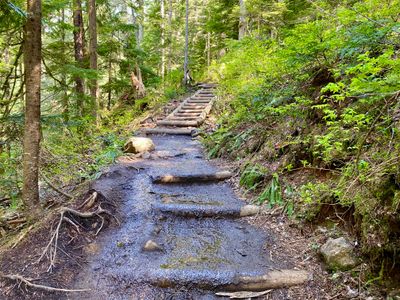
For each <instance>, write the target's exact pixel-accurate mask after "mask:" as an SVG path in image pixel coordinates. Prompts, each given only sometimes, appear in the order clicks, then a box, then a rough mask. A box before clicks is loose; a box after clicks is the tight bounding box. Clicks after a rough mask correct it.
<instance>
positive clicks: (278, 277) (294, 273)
mask: <svg viewBox="0 0 400 300" xmlns="http://www.w3.org/2000/svg"><path fill="white" fill-rule="evenodd" d="M173 274H174V275H173V276H169V275H164V276H159V277H158V278H152V279H150V280H151V283H152V284H154V285H157V286H159V287H163V288H169V287H173V286H176V285H182V286H184V285H192V284H193V282H192V280H191V279H192V278H190V277H188V276H187V272H179V271H177V272H173ZM199 275H200V274H199ZM202 275H203V276H201V275H200V276H199V277H201V288H203V289H210V290H215V289H219V290H223V291H225V292H219V293H217V295H220V296H224V295H229V294H230V293H226V292H239V291H241V292H243V291H253V292H258V291H265V290H269V289H280V288H288V287H291V286H298V285H304V284H306V283H307V282H308V281H310V280H311V277H312V276H311V274H310V273H309V272H307V271H303V270H292V269H281V270H271V271H268V272H266V274H265V275H261V276H243V275H241V274H238V275H236V276H234V277H233V278H232V279H231V282H232V283H228V284H224V285H221V284H219V283H216V282H215V278H218V274H213V271H208V273H207V274H206V275H205V274H202ZM240 299H242V298H240ZM243 299H244V298H243ZM246 299H247V297H246Z"/></svg>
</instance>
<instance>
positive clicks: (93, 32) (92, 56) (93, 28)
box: [88, 0, 99, 124]
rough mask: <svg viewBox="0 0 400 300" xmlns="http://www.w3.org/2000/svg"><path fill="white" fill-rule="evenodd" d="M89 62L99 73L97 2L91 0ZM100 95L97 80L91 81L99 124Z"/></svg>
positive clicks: (92, 108) (94, 108)
mask: <svg viewBox="0 0 400 300" xmlns="http://www.w3.org/2000/svg"><path fill="white" fill-rule="evenodd" d="M88 3H89V37H90V40H89V60H90V69H91V70H94V71H97V21H96V0H89V2H88ZM98 93H99V86H98V83H97V79H92V80H91V81H90V97H91V102H92V103H91V110H92V116H93V117H94V118H95V120H96V124H98V122H99V120H98V119H99V118H98V109H99V103H98Z"/></svg>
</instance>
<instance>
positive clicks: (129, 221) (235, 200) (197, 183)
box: [3, 93, 310, 300]
mask: <svg viewBox="0 0 400 300" xmlns="http://www.w3.org/2000/svg"><path fill="white" fill-rule="evenodd" d="M207 94H210V93H207ZM209 98H210V97H209ZM199 101H200V102H199V103H195V105H198V104H200V103H202V102H204V106H203V108H202V109H203V110H204V109H206V110H207V111H206V113H204V111H203V110H201V111H196V112H195V113H196V114H197V115H195V116H189V117H188V116H186V115H185V116H183V117H184V118H189V122H190V123H189V124H186V123H185V122H187V121H188V120H184V121H183V120H180V119H178V120H176V118H177V117H176V115H175V114H176V113H178V117H179V114H181V113H180V112H179V111H178V110H179V109H182V107H183V106H185V105H187V104H189V105H193V104H191V103H190V102H189V103H188V102H187V101H186V100H185V101H184V102H183V104H182V105H180V106H179V107H178V108H177V109H176V111H175V113H174V112H172V113H171V114H170V115H169V116H168V117H167V118H166V119H165V120H164V122H163V121H161V122H160V124H158V126H160V125H162V126H164V127H162V128H160V127H156V128H152V129H145V130H141V131H139V132H138V135H145V134H146V133H147V137H148V138H151V140H152V142H153V143H154V146H155V147H154V148H155V149H154V150H153V151H151V152H145V153H144V154H142V155H136V156H135V159H134V160H130V159H127V160H124V159H121V161H120V163H118V164H117V165H114V166H112V167H110V168H109V170H107V172H104V173H103V174H102V175H101V177H100V178H99V179H98V180H97V181H95V182H94V183H93V184H92V187H91V188H92V190H94V191H96V192H97V193H98V194H99V195H101V196H102V197H103V198H104V199H109V200H110V201H111V202H113V203H117V205H116V209H115V210H113V211H114V212H115V214H116V215H117V216H118V219H119V225H116V224H115V225H111V226H108V227H107V228H105V229H104V230H102V231H101V233H100V234H99V235H98V236H96V237H95V238H93V239H87V238H86V240H87V241H86V242H85V243H83V244H82V245H81V246H76V247H75V248H74V249H78V248H79V251H80V252H79V253H78V252H76V251H78V250H76V251H75V252H74V251H71V252H69V250H71V249H69V248H68V246H66V247H63V249H61V250H62V251H59V254H58V255H59V257H60V259H59V261H58V263H60V265H62V267H60V268H59V270H58V272H59V273H61V274H62V275H58V277H57V276H55V277H54V280H53V281H52V280H51V278H52V276H53V275H51V274H49V277H48V278H50V280H49V281H48V283H50V285H52V286H54V285H55V284H56V285H58V286H60V285H61V286H63V287H68V288H72V289H79V290H82V289H83V290H85V291H81V292H78V293H68V292H67V293H49V292H40V293H36V294H34V295H32V294H31V296H27V295H29V293H27V294H25V293H23V292H22V294H21V293H17V294H18V295H20V296H19V297H18V299H24V295H25V296H27V297H28V298H29V299H96V300H97V299H121V300H122V299H146V300H147V299H149V300H151V299H229V295H231V296H232V295H234V294H227V295H228V296H227V297H224V296H223V295H225V294H224V293H222V294H218V293H219V292H228V293H237V292H242V291H248V292H251V293H250V294H248V293H247V294H246V293H245V294H244V295H245V296H246V297H249V296H256V295H260V296H261V298H263V297H264V296H262V295H263V294H266V295H267V296H268V297H270V296H273V295H274V290H275V289H279V296H277V297H278V298H276V299H284V298H285V297H286V296H285V295H286V294H287V292H286V289H285V288H286V287H289V286H294V285H297V286H300V287H301V286H303V285H307V284H308V283H307V282H309V279H310V274H309V273H308V272H306V271H302V270H300V269H298V268H295V267H294V264H292V263H290V259H288V260H277V259H274V260H273V259H272V255H271V247H273V245H274V244H275V237H274V235H273V234H271V233H269V230H268V229H267V230H266V229H265V228H259V226H256V225H255V224H253V223H252V222H251V220H252V219H254V215H258V214H259V208H258V207H256V206H253V205H248V204H247V203H246V202H245V201H244V200H242V199H240V198H239V197H238V196H237V195H236V194H235V192H234V190H233V188H232V185H231V183H230V181H229V180H228V179H229V178H230V177H231V176H232V173H231V172H230V170H229V169H227V168H221V167H218V166H217V165H216V164H214V163H213V162H212V161H208V160H207V159H205V156H204V149H203V148H202V145H201V143H200V142H199V141H198V140H196V139H195V138H193V137H192V133H193V132H194V129H195V127H197V126H199V125H200V124H201V123H202V122H203V121H204V119H205V115H206V114H208V112H209V110H210V108H211V105H212V102H207V103H205V101H204V99H200V100H199ZM210 103H211V104H210ZM183 109H185V108H184V107H183ZM191 118H193V119H191ZM171 122H172V123H171ZM174 122H178V123H174ZM192 123H193V124H192ZM194 123H196V124H194ZM177 124H178V125H177ZM184 124H186V125H189V127H185V126H186V125H184ZM192 125H194V126H193V127H192ZM168 126H178V127H179V128H176V127H168ZM110 211H111V207H110ZM249 220H250V221H249ZM114 223H115V222H114ZM107 225H109V224H107ZM93 226H98V225H93ZM101 226H102V225H101ZM47 238H48V236H44V237H43V236H42V239H44V240H47ZM37 244H38V245H40V244H43V241H39V240H38V241H37ZM60 245H61V242H60ZM60 247H61V246H60ZM25 248H26V249H25V250H26V251H25V252H21V253H19V254H18V255H19V256H27V257H35V258H37V256H38V255H39V254H40V253H41V251H42V248H40V247H39V246H37V248H40V249H36V250H32V251H28V250H29V249H28V250H27V247H25ZM70 248H71V247H70ZM77 253H78V254H79V255H78V256H79V257H80V258H81V260H79V258H76V257H75V255H77ZM18 255H16V256H15V258H13V255H11V256H10V257H9V258H8V260H9V263H8V265H6V266H7V267H8V266H11V264H15V265H18V264H20V265H21V266H23V265H24V264H25V263H22V262H20V261H19V259H18V257H19V256H18ZM62 261H63V263H61V262H62ZM75 261H77V263H75ZM288 261H289V262H288ZM3 266H4V265H3ZM37 274H45V271H44V269H43V268H40V269H38V271H37ZM60 278H61V280H60ZM56 279H57V280H56ZM60 281H61V284H57V282H60ZM14 288H15V289H18V288H19V285H17V286H16V287H14ZM28 290H32V288H31V287H28ZM33 290H35V289H34V288H33ZM260 291H261V293H260ZM276 291H277V290H276ZM21 295H22V296H21ZM35 295H36V296H35ZM235 295H236V296H238V295H239V294H235ZM239 296H240V295H239ZM282 297H283V298H282ZM10 299H13V298H10ZM25 299H27V298H25ZM268 299H271V298H268ZM274 299H275V298H274Z"/></svg>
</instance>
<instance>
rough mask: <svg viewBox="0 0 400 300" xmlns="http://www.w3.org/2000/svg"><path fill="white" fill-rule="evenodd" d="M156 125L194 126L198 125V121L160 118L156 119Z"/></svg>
mask: <svg viewBox="0 0 400 300" xmlns="http://www.w3.org/2000/svg"><path fill="white" fill-rule="evenodd" d="M157 125H164V126H177V127H196V126H198V125H199V122H198V121H168V120H162V121H158V122H157Z"/></svg>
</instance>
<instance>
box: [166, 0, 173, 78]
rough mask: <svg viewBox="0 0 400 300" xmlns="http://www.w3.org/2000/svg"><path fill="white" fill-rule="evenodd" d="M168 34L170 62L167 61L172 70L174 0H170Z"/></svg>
mask: <svg viewBox="0 0 400 300" xmlns="http://www.w3.org/2000/svg"><path fill="white" fill-rule="evenodd" d="M168 33H169V34H168V36H169V39H170V40H169V45H168V62H167V65H168V66H167V70H168V72H170V71H171V61H172V40H173V37H172V34H173V31H172V0H169V1H168Z"/></svg>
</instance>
